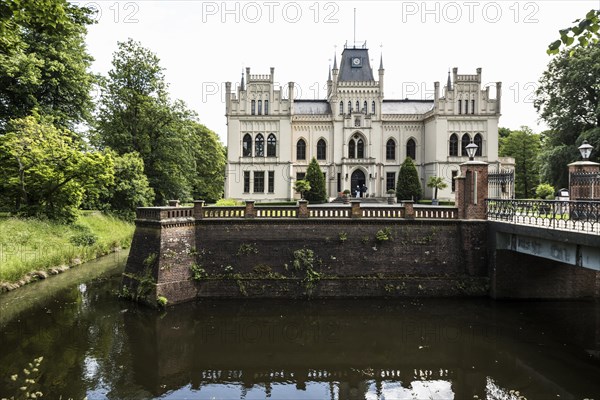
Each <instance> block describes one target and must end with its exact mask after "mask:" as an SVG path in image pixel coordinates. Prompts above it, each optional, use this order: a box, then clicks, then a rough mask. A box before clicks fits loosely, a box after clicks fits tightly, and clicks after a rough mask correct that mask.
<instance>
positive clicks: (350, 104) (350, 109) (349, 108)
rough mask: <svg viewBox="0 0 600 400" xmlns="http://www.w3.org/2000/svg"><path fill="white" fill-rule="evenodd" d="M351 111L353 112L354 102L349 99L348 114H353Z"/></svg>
mask: <svg viewBox="0 0 600 400" xmlns="http://www.w3.org/2000/svg"><path fill="white" fill-rule="evenodd" d="M351 113H352V102H351V101H349V102H348V114H351Z"/></svg>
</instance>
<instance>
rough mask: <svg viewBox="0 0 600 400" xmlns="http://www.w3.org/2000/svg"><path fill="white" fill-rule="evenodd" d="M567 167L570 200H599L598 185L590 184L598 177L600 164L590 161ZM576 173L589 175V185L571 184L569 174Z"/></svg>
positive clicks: (599, 191) (599, 189)
mask: <svg viewBox="0 0 600 400" xmlns="http://www.w3.org/2000/svg"><path fill="white" fill-rule="evenodd" d="M568 167H569V198H570V200H578V199H582V200H600V185H594V184H592V183H591V182H592V181H593V180H594V176H595V175H600V164H598V163H595V162H592V161H577V162H574V163H571V164H569V165H568ZM577 172H580V173H585V174H589V177H590V180H589V182H590V183H584V184H576V183H574V182H571V174H573V173H577Z"/></svg>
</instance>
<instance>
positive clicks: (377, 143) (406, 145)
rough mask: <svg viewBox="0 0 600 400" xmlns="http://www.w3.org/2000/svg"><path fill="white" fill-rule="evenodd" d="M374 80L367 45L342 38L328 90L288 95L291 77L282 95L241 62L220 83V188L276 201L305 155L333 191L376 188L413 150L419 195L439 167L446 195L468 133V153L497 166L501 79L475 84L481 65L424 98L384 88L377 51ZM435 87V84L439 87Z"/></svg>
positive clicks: (393, 176)
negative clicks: (313, 95)
mask: <svg viewBox="0 0 600 400" xmlns="http://www.w3.org/2000/svg"><path fill="white" fill-rule="evenodd" d="M377 72H378V78H379V79H378V80H375V77H374V74H373V70H372V68H371V65H370V62H369V54H368V49H367V48H366V45H363V46H358V47H356V46H354V47H348V46H346V47H345V48H344V50H343V53H342V57H341V62H340V65H339V68H338V65H337V57H336V58H335V59H334V65H333V68H332V69H331V70H330V74H329V79H328V81H327V98H326V99H323V100H298V99H294V83H293V82H290V83H289V84H288V89H289V90H288V95H287V97H286V98H284V96H283V93H282V90H281V88H279V87H276V85H275V84H274V68H271V71H270V74H268V75H254V74H250V68H246V74H245V77H242V81H241V84H240V86H239V87H238V88H237V90H236V91H235V92H232V89H231V83H230V82H227V83H226V117H227V149H228V155H227V173H226V179H225V197H226V198H235V199H240V200H256V201H282V200H290V199H294V198H298V197H299V195H298V194H297V193H295V192H294V189H293V188H294V183H295V181H296V180H298V179H302V178H303V177H304V174H305V173H306V169H307V167H308V164H309V162H310V160H311V159H312V158H313V157H314V158H316V159H317V161H318V163H319V165H320V167H321V170H322V171H323V173H324V175H325V182H326V187H327V193H328V196H329V197H330V198H334V197H337V196H338V195H339V193H340V192H342V191H344V190H345V189H349V190H352V191H353V188H356V186H357V185H359V186H362V185H363V184H366V186H367V189H368V194H369V195H370V196H376V197H383V196H385V195H386V192H387V190H388V189H390V188H395V187H396V180H397V177H398V172H399V170H400V165H401V164H402V162H403V161H404V160H405V158H406V157H412V159H413V160H414V162H415V164H416V166H417V171H418V173H419V177H420V179H421V184H422V187H423V189H424V197H425V198H431V196H432V190H431V189H428V188H427V187H426V182H427V180H428V179H429V177H430V176H440V177H443V178H444V180H445V181H446V183H447V184H448V187H447V188H446V189H444V190H441V191H439V192H438V198H439V199H449V200H453V199H454V184H453V179H452V178H453V177H454V176H456V175H458V173H459V164H461V163H463V162H466V161H467V160H468V157H467V154H466V151H465V147H466V146H467V145H468V144H469V143H470V142H471V141H473V142H474V143H475V144H476V145H477V146H478V150H477V155H476V158H475V159H476V160H481V161H485V162H488V163H490V164H492V165H494V164H495V165H496V167H497V168H500V161H499V158H498V119H499V117H500V104H501V101H500V100H501V83H500V82H497V83H496V94H495V98H490V90H489V87H487V88H485V89H482V83H481V82H482V81H481V68H478V69H477V71H476V74H471V75H463V74H458V69H457V68H454V69H453V74H452V77H451V76H450V74H448V82H447V84H446V86H445V87H443V88H442V89H441V88H440V83H439V82H435V83H434V95H433V99H431V100H408V99H405V100H392V99H385V98H384V69H383V60H381V61H380V65H379V69H378V71H377ZM440 91H441V93H440Z"/></svg>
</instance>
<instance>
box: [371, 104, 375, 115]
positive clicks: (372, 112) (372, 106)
mask: <svg viewBox="0 0 600 400" xmlns="http://www.w3.org/2000/svg"><path fill="white" fill-rule="evenodd" d="M371 114H375V102H372V103H371Z"/></svg>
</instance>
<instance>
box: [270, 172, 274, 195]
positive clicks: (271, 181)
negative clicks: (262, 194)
mask: <svg viewBox="0 0 600 400" xmlns="http://www.w3.org/2000/svg"><path fill="white" fill-rule="evenodd" d="M269 193H275V171H269Z"/></svg>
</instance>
